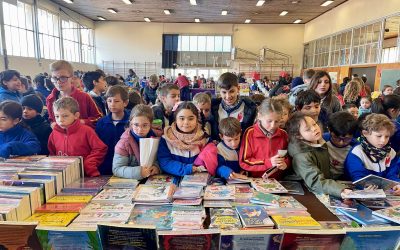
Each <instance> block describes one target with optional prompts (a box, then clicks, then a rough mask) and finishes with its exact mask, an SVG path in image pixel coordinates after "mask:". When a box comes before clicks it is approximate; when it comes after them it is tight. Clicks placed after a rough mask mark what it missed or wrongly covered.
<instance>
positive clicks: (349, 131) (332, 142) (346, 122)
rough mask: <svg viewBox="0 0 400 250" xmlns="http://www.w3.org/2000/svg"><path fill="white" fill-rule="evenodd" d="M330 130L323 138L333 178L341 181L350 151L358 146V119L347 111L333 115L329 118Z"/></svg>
mask: <svg viewBox="0 0 400 250" xmlns="http://www.w3.org/2000/svg"><path fill="white" fill-rule="evenodd" d="M328 129H329V132H328V133H324V135H323V138H324V140H325V141H326V145H327V146H328V152H329V159H330V166H331V173H332V178H333V179H340V178H341V177H343V174H344V160H345V159H346V156H347V154H348V153H349V151H350V149H352V148H353V147H354V146H355V145H357V141H356V140H355V139H354V134H355V133H356V132H357V129H358V122H357V118H355V117H354V116H353V115H351V114H350V113H348V112H345V111H340V112H336V113H333V114H331V115H330V116H329V121H328Z"/></svg>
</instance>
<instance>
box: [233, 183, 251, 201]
mask: <svg viewBox="0 0 400 250" xmlns="http://www.w3.org/2000/svg"><path fill="white" fill-rule="evenodd" d="M251 197H253V189H252V188H251V187H250V186H249V185H248V184H236V185H235V202H236V203H243V204H249V203H250V198H251Z"/></svg>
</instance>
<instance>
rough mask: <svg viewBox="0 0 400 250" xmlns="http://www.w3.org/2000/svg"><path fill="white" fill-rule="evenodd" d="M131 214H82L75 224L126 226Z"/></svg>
mask: <svg viewBox="0 0 400 250" xmlns="http://www.w3.org/2000/svg"><path fill="white" fill-rule="evenodd" d="M129 216H130V213H120V212H102V211H100V212H92V213H84V214H80V215H79V216H78V217H77V218H76V219H75V220H74V222H96V223H97V222H106V223H122V224H125V223H126V222H127V221H128V219H129Z"/></svg>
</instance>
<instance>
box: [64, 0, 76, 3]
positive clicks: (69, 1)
mask: <svg viewBox="0 0 400 250" xmlns="http://www.w3.org/2000/svg"><path fill="white" fill-rule="evenodd" d="M64 2H66V3H74V0H64Z"/></svg>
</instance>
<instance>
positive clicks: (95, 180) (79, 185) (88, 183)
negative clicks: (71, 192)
mask: <svg viewBox="0 0 400 250" xmlns="http://www.w3.org/2000/svg"><path fill="white" fill-rule="evenodd" d="M109 180H110V177H109V176H98V177H85V178H82V179H80V180H78V181H75V182H73V183H71V184H70V185H68V186H67V187H65V188H63V191H64V189H93V190H101V189H102V187H103V186H104V185H105V184H107V182H108V181H109Z"/></svg>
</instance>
